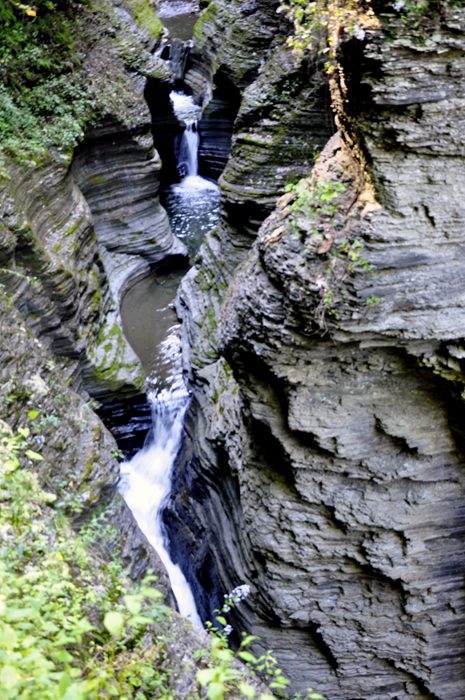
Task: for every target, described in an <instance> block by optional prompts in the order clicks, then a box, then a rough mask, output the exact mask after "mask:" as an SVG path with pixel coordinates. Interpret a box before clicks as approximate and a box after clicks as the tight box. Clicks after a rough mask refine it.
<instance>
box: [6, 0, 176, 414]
mask: <svg viewBox="0 0 465 700" xmlns="http://www.w3.org/2000/svg"><path fill="white" fill-rule="evenodd" d="M83 13H84V14H83V17H81V23H82V25H83V26H82V34H81V35H80V36H79V39H80V41H81V43H82V44H83V45H84V46H85V48H86V54H85V61H84V62H83V66H82V69H81V70H82V76H81V77H82V80H84V81H87V82H88V84H89V86H92V85H93V84H95V85H96V86H97V88H96V89H97V90H98V91H99V92H100V93H101V94H99V100H100V101H99V100H97V99H96V106H95V110H96V114H95V115H93V120H92V122H89V123H87V124H86V125H85V128H86V136H85V139H84V140H83V142H82V143H81V144H80V145H79V146H78V147H77V148H76V149H75V152H74V153H71V152H69V153H61V152H59V151H58V150H57V149H54V148H51V149H50V150H49V152H48V153H47V154H46V155H44V157H43V158H42V159H39V158H36V159H35V160H33V159H31V158H30V159H29V160H26V159H25V158H23V160H22V161H21V160H20V159H18V158H17V159H10V160H9V161H8V162H7V163H6V170H5V173H6V178H4V179H3V180H2V183H1V187H2V211H1V224H2V242H1V257H2V263H3V268H4V269H3V274H2V282H3V284H5V285H6V286H7V289H8V290H9V291H10V292H11V293H13V294H14V296H13V299H14V301H15V303H16V304H17V306H18V308H19V309H20V310H21V313H22V314H23V316H24V318H25V319H26V320H27V322H28V323H29V324H30V325H31V327H32V328H33V329H34V332H35V333H36V334H37V336H38V337H39V338H41V340H42V341H43V342H44V344H45V345H46V346H47V347H48V348H50V349H51V350H52V351H53V352H55V353H57V354H59V355H64V356H66V357H69V358H72V359H73V360H74V361H75V363H76V364H75V372H74V374H73V386H74V387H75V388H76V389H77V390H78V391H80V392H82V393H85V392H88V393H90V394H91V395H92V396H94V397H95V398H98V399H99V400H103V401H109V400H110V399H112V398H114V397H115V395H118V396H120V397H121V396H122V395H125V394H126V395H127V394H134V393H136V392H140V390H141V389H142V387H143V385H144V376H143V371H142V368H141V365H140V363H139V360H138V358H137V357H136V355H135V354H134V352H133V351H132V349H131V348H130V346H129V345H128V343H127V341H126V339H125V337H124V335H123V332H122V327H121V319H120V315H119V303H120V300H121V295H122V294H123V292H124V290H125V288H126V287H127V285H128V284H129V283H131V282H132V281H133V280H134V279H135V278H136V277H138V276H141V275H144V274H147V273H148V272H149V271H150V267H151V266H153V265H154V264H156V263H158V262H159V261H161V260H163V259H165V258H167V257H170V256H180V257H182V258H184V259H185V258H186V256H187V252H186V249H185V247H184V246H183V245H182V244H181V243H180V242H179V241H177V240H176V239H175V238H174V237H173V235H172V233H171V230H170V226H169V222H168V218H167V215H166V213H165V211H164V209H163V208H162V207H161V206H160V203H159V200H158V189H159V181H160V169H161V161H160V158H159V156H158V154H157V153H156V151H155V150H154V148H153V140H152V136H151V115H150V111H149V108H148V106H147V104H146V102H145V100H144V89H145V86H146V83H147V81H148V80H150V81H151V83H152V84H156V85H157V86H158V87H159V89H160V90H163V89H164V87H165V86H166V85H167V84H169V81H170V79H171V74H170V71H169V68H168V67H167V65H166V63H165V62H164V61H162V60H161V59H159V58H157V57H156V56H153V55H152V54H151V53H150V51H152V50H154V49H155V47H156V45H157V41H156V40H155V39H154V37H153V36H152V35H150V34H149V33H148V32H147V31H146V30H144V29H143V28H142V29H141V28H140V27H139V25H138V24H137V23H136V22H135V21H134V19H133V17H132V15H131V14H130V12H129V10H128V8H126V7H124V6H122V5H121V4H119V3H118V4H117V5H116V6H105V8H103V9H102V12H101V15H99V16H98V17H94V16H93V15H92V13H87V14H86V10H83ZM109 22H113V24H114V27H113V28H112V29H111V31H110V30H109V29H108V23H109ZM115 27H117V28H118V31H119V33H118V36H117V38H115V37H116V29H115ZM99 31H100V34H99ZM96 33H97V34H99V36H96ZM103 76H107V77H108V78H109V81H110V86H109V87H108V86H107V85H106V83H105V81H104V80H103V82H102V77H103ZM89 89H91V88H90V87H89ZM107 92H108V94H107ZM79 97H81V96H79ZM81 99H82V97H81ZM6 268H8V270H9V271H8V272H7V271H6Z"/></svg>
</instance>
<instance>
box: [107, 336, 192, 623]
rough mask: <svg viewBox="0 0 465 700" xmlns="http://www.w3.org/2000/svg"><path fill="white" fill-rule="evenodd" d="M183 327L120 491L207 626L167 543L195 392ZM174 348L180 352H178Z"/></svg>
mask: <svg viewBox="0 0 465 700" xmlns="http://www.w3.org/2000/svg"><path fill="white" fill-rule="evenodd" d="M177 331H178V327H177V326H176V327H174V328H173V329H171V332H170V333H169V334H168V336H167V338H166V339H165V340H164V341H163V342H162V343H161V349H162V350H165V355H166V357H167V358H168V359H169V360H170V361H171V363H172V373H171V375H169V376H168V378H167V379H166V380H165V386H164V387H163V388H161V389H160V388H158V387H156V378H155V377H150V378H149V380H151V383H152V386H153V385H155V388H154V389H152V390H151V391H149V392H148V395H147V396H148V400H149V403H150V406H151V409H152V429H151V431H150V432H149V434H148V436H147V439H146V441H145V445H144V447H143V448H142V449H141V450H140V451H139V452H138V453H137V454H136V455H134V457H133V458H132V459H131V460H130V461H129V462H124V463H123V464H121V480H120V484H119V487H118V489H119V492H120V493H121V495H122V496H123V498H124V500H125V501H126V503H127V505H128V506H129V508H130V509H131V511H132V513H133V515H134V517H135V519H136V521H137V524H138V525H139V527H140V529H141V530H142V532H143V533H144V535H145V536H146V537H147V539H148V541H149V542H150V544H151V545H152V546H153V547H154V549H155V551H156V552H157V554H158V556H159V557H160V559H161V561H162V562H163V564H164V566H165V569H166V571H167V572H168V576H169V579H170V583H171V588H172V590H173V593H174V596H175V598H176V602H177V604H178V608H179V612H180V613H181V615H183V616H184V617H187V618H189V620H191V622H193V623H194V624H196V625H198V626H199V627H202V622H201V620H200V618H199V615H198V613H197V608H196V605H195V601H194V597H193V595H192V592H191V590H190V588H189V584H188V583H187V581H186V579H185V577H184V575H183V573H182V571H181V569H180V568H179V566H178V565H177V564H173V562H172V561H171V558H170V556H169V554H168V551H167V549H166V544H165V543H166V542H167V536H166V533H165V531H164V526H163V522H162V512H163V508H164V506H165V504H166V502H167V500H168V498H169V494H170V490H171V473H172V469H173V464H174V461H175V459H176V456H177V454H178V452H179V448H180V445H181V439H182V430H183V424H184V415H185V413H186V410H187V407H188V405H189V394H188V392H187V390H186V388H185V385H184V382H183V379H182V374H181V360H180V353H179V350H180V347H179V335H178V332H177ZM173 353H174V355H173Z"/></svg>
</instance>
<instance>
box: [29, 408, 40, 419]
mask: <svg viewBox="0 0 465 700" xmlns="http://www.w3.org/2000/svg"><path fill="white" fill-rule="evenodd" d="M39 413H40V411H36V410H35V409H33V410H32V411H29V413H28V414H27V417H28V418H29V420H34V419H35V418H37V416H38V415H39Z"/></svg>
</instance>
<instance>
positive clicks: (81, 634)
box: [0, 421, 173, 700]
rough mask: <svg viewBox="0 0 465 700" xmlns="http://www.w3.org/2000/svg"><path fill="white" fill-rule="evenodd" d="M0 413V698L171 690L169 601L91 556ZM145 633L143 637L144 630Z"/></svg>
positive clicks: (78, 698) (21, 435)
mask: <svg viewBox="0 0 465 700" xmlns="http://www.w3.org/2000/svg"><path fill="white" fill-rule="evenodd" d="M28 436H29V430H28V428H21V429H20V430H19V431H18V434H17V435H14V434H13V433H12V431H11V429H10V428H9V427H8V425H7V424H6V423H4V422H3V421H1V422H0V499H1V501H2V509H1V511H0V552H1V560H0V591H1V594H0V668H1V671H0V695H1V697H2V698H4V699H5V700H10V699H13V698H14V699H18V700H38V698H40V700H56V699H58V698H65V700H87V699H88V698H101V697H107V696H115V697H126V698H128V699H129V698H138V700H143V699H144V698H145V697H146V694H148V696H150V697H154V696H155V697H159V698H164V699H165V700H168V699H169V698H172V697H173V694H172V691H170V690H169V689H168V685H169V683H168V680H169V678H168V676H169V673H168V672H167V671H164V670H161V668H160V666H161V664H162V662H163V661H164V640H163V636H159V635H158V634H157V626H158V625H159V624H160V623H162V622H163V621H166V620H168V619H169V616H170V615H171V611H170V610H169V609H168V608H166V607H165V606H164V605H163V604H162V603H161V602H160V598H161V597H162V594H161V593H160V592H159V591H158V590H157V589H156V588H154V587H153V586H152V580H153V577H148V578H147V579H146V580H145V581H144V582H143V583H142V585H141V586H140V587H134V586H132V585H131V584H130V583H129V581H128V580H127V579H126V577H125V576H124V574H123V572H122V570H121V568H120V567H118V566H116V567H115V566H106V565H105V564H103V563H102V562H100V563H97V566H96V560H95V557H91V556H90V554H89V552H88V550H87V547H86V545H88V544H89V542H90V541H91V540H92V536H93V530H95V523H94V524H92V526H91V528H90V529H89V530H88V531H85V532H84V533H83V534H82V535H80V536H77V535H76V534H75V533H73V532H72V531H71V530H70V526H69V524H68V523H67V521H66V520H65V519H64V518H63V516H62V515H61V514H60V512H59V511H57V510H56V509H55V508H54V503H55V502H56V496H55V495H54V494H51V493H47V492H45V491H43V489H42V488H41V487H40V485H39V482H38V479H37V476H36V474H35V473H34V471H33V470H32V469H31V466H30V465H31V464H33V463H34V461H39V460H41V459H42V457H41V456H40V455H39V454H37V453H36V452H34V451H32V450H30V449H29V448H28V446H27V438H28ZM147 634H149V637H148V638H147Z"/></svg>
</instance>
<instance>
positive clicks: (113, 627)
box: [103, 612, 124, 635]
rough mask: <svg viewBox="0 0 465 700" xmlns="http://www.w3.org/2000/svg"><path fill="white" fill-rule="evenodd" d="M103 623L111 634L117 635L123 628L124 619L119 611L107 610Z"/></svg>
mask: <svg viewBox="0 0 465 700" xmlns="http://www.w3.org/2000/svg"><path fill="white" fill-rule="evenodd" d="M103 624H104V625H105V627H106V628H107V630H108V631H109V633H110V634H112V635H117V634H120V632H121V630H122V629H123V625H124V619H123V616H122V615H121V613H119V612H107V614H106V615H105V617H104V618H103Z"/></svg>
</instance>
